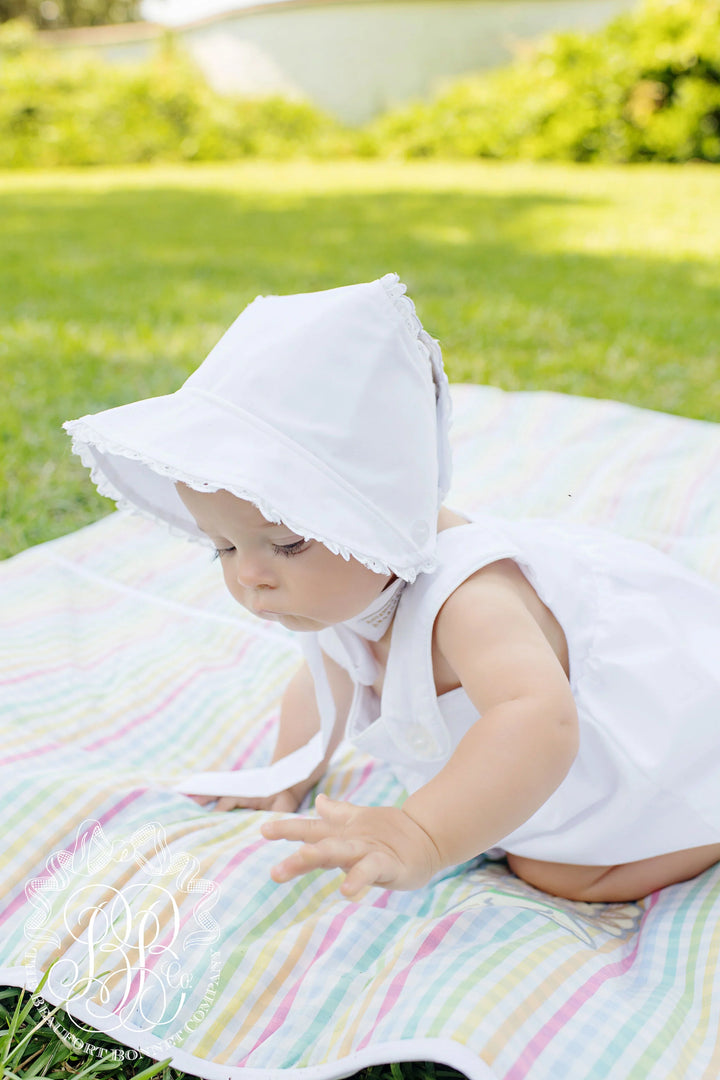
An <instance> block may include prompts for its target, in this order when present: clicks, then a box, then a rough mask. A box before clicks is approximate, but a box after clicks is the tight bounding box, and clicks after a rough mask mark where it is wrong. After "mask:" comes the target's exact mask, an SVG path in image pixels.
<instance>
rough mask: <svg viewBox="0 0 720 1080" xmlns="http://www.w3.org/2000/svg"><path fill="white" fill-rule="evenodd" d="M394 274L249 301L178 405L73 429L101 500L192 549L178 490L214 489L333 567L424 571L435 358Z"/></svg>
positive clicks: (438, 445) (88, 419)
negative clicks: (307, 542)
mask: <svg viewBox="0 0 720 1080" xmlns="http://www.w3.org/2000/svg"><path fill="white" fill-rule="evenodd" d="M404 293H405V286H404V285H403V284H402V283H401V282H400V281H399V279H398V276H397V274H386V275H385V277H383V278H380V279H379V280H377V281H371V282H368V283H365V284H360V285H348V286H345V287H342V288H337V289H327V290H325V291H322V292H314V293H301V294H296V295H290V296H259V297H257V299H256V300H254V301H253V302H252V303H251V304H249V305H248V307H246V308H245V310H244V311H243V312H242V313H241V314H240V316H239V317H238V318H237V319H236V320H235V322H234V323H233V324H232V326H231V327H230V328H229V330H228V331H227V332H226V333H225V334H224V336H223V337H222V338H221V339H220V341H219V342H218V343H217V345H216V346H215V347H214V348H213V349H212V351H211V352H210V354H209V355H208V357H207V359H206V360H204V361H203V363H202V364H201V365H200V367H199V368H198V369H197V370H196V371H195V372H193V374H192V375H191V376H190V377H189V378H188V379H187V381H186V382H185V383H184V384H183V385H182V386H181V387H180V389H179V390H177V391H176V393H174V394H168V395H166V396H163V397H156V398H148V399H146V400H144V401H136V402H133V403H131V404H129V405H121V406H119V407H118V408H115V409H106V410H105V411H103V412H99V413H95V414H93V415H88V416H83V417H81V418H80V419H79V420H70V421H68V422H67V423H65V424H64V425H63V426H64V427H65V428H66V430H67V431H68V432H69V433H70V434H71V435H72V439H73V446H72V448H73V451H74V452H75V453H76V454H79V455H80V457H81V459H82V462H83V464H84V465H86V466H87V467H88V468H90V469H91V471H92V472H91V475H92V479H93V481H94V483H95V484H96V485H97V488H98V491H99V492H100V494H101V495H107V496H109V497H110V498H111V499H114V500H115V501H116V503H117V505H118V506H119V507H120V508H130V509H132V510H134V511H136V512H138V513H140V514H143V515H144V516H148V517H151V518H154V519H156V520H159V521H162V522H164V523H165V524H166V525H168V526H170V528H171V529H172V530H173V531H175V532H180V533H181V534H182V535H184V536H186V537H190V538H192V539H196V540H203V541H205V542H206V543H209V541H208V540H207V538H206V537H204V535H203V534H202V533H200V532H199V530H198V528H197V526H196V524H195V522H194V520H193V518H192V517H191V516H190V514H189V513H188V511H187V510H186V509H185V506H184V504H183V503H182V501H181V499H180V498H179V496H178V494H177V491H176V489H175V481H178V480H182V481H183V482H184V483H185V484H187V485H189V486H190V487H192V488H195V489H197V490H198V491H217V490H220V489H224V490H227V491H230V492H232V494H234V495H237V496H239V497H240V498H243V499H247V500H249V501H250V502H252V503H254V504H255V506H257V508H258V509H259V510H260V512H261V513H262V514H263V516H264V517H265V518H266V519H267V520H268V521H273V522H283V523H284V524H285V525H287V527H288V528H289V529H291V530H292V531H293V532H296V533H298V535H300V536H303V537H305V538H306V539H314V540H319V541H321V542H322V543H323V544H325V546H326V547H327V548H328V549H329V550H330V551H332V552H334V553H335V554H338V553H339V554H342V555H343V556H344V557H345V558H346V559H347V558H349V556H351V555H352V556H354V557H355V558H356V559H358V560H359V561H360V562H361V563H363V564H364V565H365V566H367V567H369V568H370V569H371V570H374V571H376V572H378V573H394V574H397V576H398V577H400V578H403V579H404V580H406V581H414V580H415V577H416V575H417V574H418V573H421V572H426V571H432V570H434V569H435V566H436V562H435V541H436V523H437V512H438V509H439V507H440V504H441V502H442V500H443V498H444V497H445V495H446V493H447V490H448V488H449V486H450V469H451V465H450V449H449V443H448V427H449V423H450V398H449V393H448V385H447V377H446V375H445V372H444V370H443V364H442V356H441V353H440V347H439V345H438V343H437V341H435V340H434V339H433V338H431V337H430V335H429V334H427V333H426V332H425V331H424V330H423V328H422V325H421V323H420V320H419V319H418V318H417V316H416V314H415V307H414V305H413V303H412V301H411V300H410V298H409V297H407V296H405V295H404Z"/></svg>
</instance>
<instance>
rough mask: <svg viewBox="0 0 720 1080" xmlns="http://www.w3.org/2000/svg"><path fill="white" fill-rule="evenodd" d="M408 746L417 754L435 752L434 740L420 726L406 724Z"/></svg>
mask: <svg viewBox="0 0 720 1080" xmlns="http://www.w3.org/2000/svg"><path fill="white" fill-rule="evenodd" d="M405 735H406V738H407V741H408V744H409V745H410V746H411V747H412V748H413V750H416V751H417V753H419V754H432V753H434V752H436V749H437V748H436V746H435V740H434V739H433V737H432V735H430V734H429V732H427V731H426V730H425V728H424V727H422V726H421V725H420V724H408V725H407V727H406V729H405Z"/></svg>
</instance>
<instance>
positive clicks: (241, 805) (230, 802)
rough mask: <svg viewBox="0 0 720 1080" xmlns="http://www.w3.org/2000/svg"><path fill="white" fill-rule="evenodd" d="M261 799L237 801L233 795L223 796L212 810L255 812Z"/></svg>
mask: <svg viewBox="0 0 720 1080" xmlns="http://www.w3.org/2000/svg"><path fill="white" fill-rule="evenodd" d="M260 802H262V800H261V799H238V798H236V797H235V795H223V797H222V798H221V799H218V801H217V806H214V807H213V810H235V809H238V810H257V809H259V807H258V803H260Z"/></svg>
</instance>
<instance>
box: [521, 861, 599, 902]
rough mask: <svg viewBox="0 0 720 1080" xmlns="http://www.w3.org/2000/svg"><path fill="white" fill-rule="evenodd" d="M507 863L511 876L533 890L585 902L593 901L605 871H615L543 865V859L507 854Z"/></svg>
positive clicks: (550, 863)
mask: <svg viewBox="0 0 720 1080" xmlns="http://www.w3.org/2000/svg"><path fill="white" fill-rule="evenodd" d="M507 860H508V866H509V867H510V869H511V870H512V872H513V874H515V875H516V876H517V877H519V878H521V879H522V880H523V881H526V882H527V883H528V885H532V886H533V888H535V889H541V890H542V892H546V893H549V894H550V895H551V896H560V897H562V898H563V899H565V900H584V901H586V902H592V901H594V900H595V899H596V897H597V895H598V891H599V888H600V886H601V885H602V882H603V880H604V879H605V877H606V875H607V873H608V871H610V870H613V869H615V867H610V866H575V865H573V864H571V863H554V862H545V860H543V859H528V858H526V857H525V856H524V855H511V854H510V853H508V857H507Z"/></svg>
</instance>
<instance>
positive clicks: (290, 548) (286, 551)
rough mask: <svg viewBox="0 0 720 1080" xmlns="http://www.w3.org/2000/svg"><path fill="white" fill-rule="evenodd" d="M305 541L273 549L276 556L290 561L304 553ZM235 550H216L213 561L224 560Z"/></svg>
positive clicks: (275, 546) (227, 548)
mask: <svg viewBox="0 0 720 1080" xmlns="http://www.w3.org/2000/svg"><path fill="white" fill-rule="evenodd" d="M304 543H305V541H304V540H296V541H295V543H293V544H285V545H284V546H282V545H281V544H273V546H272V548H273V551H274V552H275V554H276V555H284V556H285V558H286V559H289V558H290V556H291V555H299V554H300V552H301V551H304V550H305V548H304V547H303V545H304ZM234 550H235V548H234V547H226V548H215V551H214V552H213V559H222V557H223V555H229V554H230V553H231V552H233V551H234Z"/></svg>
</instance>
